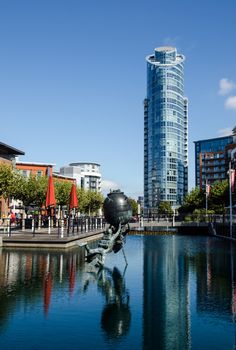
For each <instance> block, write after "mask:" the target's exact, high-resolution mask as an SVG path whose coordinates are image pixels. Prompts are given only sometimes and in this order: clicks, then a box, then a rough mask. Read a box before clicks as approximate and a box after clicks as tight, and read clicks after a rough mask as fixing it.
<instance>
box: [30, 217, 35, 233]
mask: <svg viewBox="0 0 236 350" xmlns="http://www.w3.org/2000/svg"><path fill="white" fill-rule="evenodd" d="M31 230H32V233H33V236H34V234H35V222H34V219H32V227H31Z"/></svg>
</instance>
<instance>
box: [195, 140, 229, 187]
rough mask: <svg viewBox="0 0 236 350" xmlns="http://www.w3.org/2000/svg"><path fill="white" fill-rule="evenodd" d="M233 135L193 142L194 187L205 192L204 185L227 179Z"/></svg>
mask: <svg viewBox="0 0 236 350" xmlns="http://www.w3.org/2000/svg"><path fill="white" fill-rule="evenodd" d="M233 140H234V139H233V135H229V136H224V137H217V138H213V139H206V140H199V141H195V142H194V143H195V185H196V187H199V188H200V189H202V190H205V188H206V183H207V184H208V185H211V184H213V183H214V182H215V181H217V180H218V181H223V180H225V179H228V177H229V176H228V174H227V172H228V169H229V154H230V152H229V150H230V149H231V148H232V146H233V144H234V141H233Z"/></svg>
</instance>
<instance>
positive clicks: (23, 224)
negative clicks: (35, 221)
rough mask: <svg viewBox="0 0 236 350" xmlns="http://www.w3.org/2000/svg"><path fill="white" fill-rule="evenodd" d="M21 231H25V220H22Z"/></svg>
mask: <svg viewBox="0 0 236 350" xmlns="http://www.w3.org/2000/svg"><path fill="white" fill-rule="evenodd" d="M22 231H25V219H22Z"/></svg>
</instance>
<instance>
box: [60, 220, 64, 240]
mask: <svg viewBox="0 0 236 350" xmlns="http://www.w3.org/2000/svg"><path fill="white" fill-rule="evenodd" d="M63 237H64V219H61V238H63Z"/></svg>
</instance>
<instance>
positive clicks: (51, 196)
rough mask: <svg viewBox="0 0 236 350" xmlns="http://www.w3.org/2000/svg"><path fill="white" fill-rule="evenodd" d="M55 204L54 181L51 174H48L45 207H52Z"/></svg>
mask: <svg viewBox="0 0 236 350" xmlns="http://www.w3.org/2000/svg"><path fill="white" fill-rule="evenodd" d="M55 205H56V198H55V192H54V183H53V179H52V176H51V175H50V176H49V178H48V188H47V195H46V208H48V207H54V206H55Z"/></svg>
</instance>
